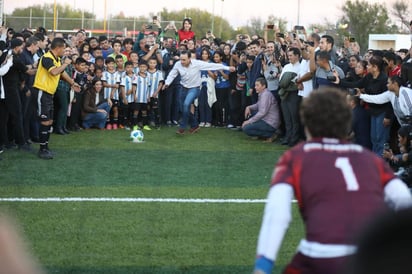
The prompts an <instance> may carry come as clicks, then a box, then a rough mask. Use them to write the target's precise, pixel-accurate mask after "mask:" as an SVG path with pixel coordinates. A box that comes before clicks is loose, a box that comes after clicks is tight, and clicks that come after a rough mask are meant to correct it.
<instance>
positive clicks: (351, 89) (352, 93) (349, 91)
mask: <svg viewBox="0 0 412 274" xmlns="http://www.w3.org/2000/svg"><path fill="white" fill-rule="evenodd" d="M348 93H349V95H356V94H357V92H356V89H354V88H348Z"/></svg>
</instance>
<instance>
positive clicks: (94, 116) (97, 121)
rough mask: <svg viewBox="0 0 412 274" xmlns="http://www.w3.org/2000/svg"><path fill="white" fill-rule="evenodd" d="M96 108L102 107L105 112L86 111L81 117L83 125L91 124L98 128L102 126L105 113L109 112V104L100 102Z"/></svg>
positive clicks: (90, 125) (104, 121)
mask: <svg viewBox="0 0 412 274" xmlns="http://www.w3.org/2000/svg"><path fill="white" fill-rule="evenodd" d="M97 109H104V110H105V111H106V113H103V112H94V113H87V114H86V116H85V117H84V118H83V127H84V128H90V127H92V126H97V127H98V128H104V125H105V124H106V118H107V115H108V114H109V113H110V106H109V104H108V103H107V102H104V103H102V104H100V105H99V106H98V107H97Z"/></svg>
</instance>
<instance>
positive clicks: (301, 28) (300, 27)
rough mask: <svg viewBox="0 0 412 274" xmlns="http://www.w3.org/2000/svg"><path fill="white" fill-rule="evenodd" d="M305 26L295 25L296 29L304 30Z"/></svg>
mask: <svg viewBox="0 0 412 274" xmlns="http://www.w3.org/2000/svg"><path fill="white" fill-rule="evenodd" d="M304 29H305V27H304V26H295V27H294V30H304Z"/></svg>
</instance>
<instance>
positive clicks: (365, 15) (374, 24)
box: [341, 0, 393, 52]
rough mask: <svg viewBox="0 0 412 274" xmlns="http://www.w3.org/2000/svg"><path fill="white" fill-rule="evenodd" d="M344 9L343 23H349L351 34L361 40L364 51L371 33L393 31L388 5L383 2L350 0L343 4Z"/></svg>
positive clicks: (360, 43)
mask: <svg viewBox="0 0 412 274" xmlns="http://www.w3.org/2000/svg"><path fill="white" fill-rule="evenodd" d="M342 11H343V13H344V15H343V17H342V19H341V23H342V24H348V31H349V34H350V35H351V36H353V37H355V38H356V41H358V42H359V45H360V47H361V51H362V52H364V51H365V50H366V49H367V47H368V41H369V34H371V33H375V34H385V33H391V31H393V28H392V27H391V26H390V20H389V16H388V12H387V10H386V7H385V6H384V5H382V4H377V3H375V4H369V3H368V2H366V1H364V0H362V1H359V0H356V1H354V2H353V1H351V0H349V1H346V2H345V4H344V5H343V7H342Z"/></svg>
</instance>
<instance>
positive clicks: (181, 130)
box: [176, 128, 185, 135]
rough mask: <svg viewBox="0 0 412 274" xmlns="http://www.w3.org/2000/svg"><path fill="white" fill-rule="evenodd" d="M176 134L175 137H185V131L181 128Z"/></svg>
mask: <svg viewBox="0 0 412 274" xmlns="http://www.w3.org/2000/svg"><path fill="white" fill-rule="evenodd" d="M176 134H177V135H185V130H184V129H183V128H179V129H178V130H177V131H176Z"/></svg>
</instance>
